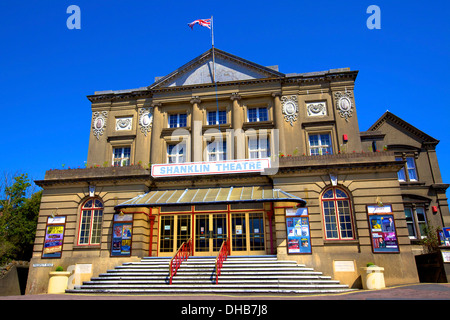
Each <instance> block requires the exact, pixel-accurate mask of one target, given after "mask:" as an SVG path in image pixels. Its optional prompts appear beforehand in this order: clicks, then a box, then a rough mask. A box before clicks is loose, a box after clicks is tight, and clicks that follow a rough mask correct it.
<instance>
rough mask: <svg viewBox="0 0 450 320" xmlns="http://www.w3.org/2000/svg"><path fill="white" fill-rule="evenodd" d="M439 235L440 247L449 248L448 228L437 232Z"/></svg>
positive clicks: (449, 234)
mask: <svg viewBox="0 0 450 320" xmlns="http://www.w3.org/2000/svg"><path fill="white" fill-rule="evenodd" d="M438 234H439V240H440V245H441V246H446V247H449V246H450V228H449V227H445V228H443V229H442V230H441V231H439V232H438Z"/></svg>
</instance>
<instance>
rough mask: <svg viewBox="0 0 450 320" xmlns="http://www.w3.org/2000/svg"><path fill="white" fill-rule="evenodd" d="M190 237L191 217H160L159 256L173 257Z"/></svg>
mask: <svg viewBox="0 0 450 320" xmlns="http://www.w3.org/2000/svg"><path fill="white" fill-rule="evenodd" d="M190 237H191V215H162V216H161V222H160V230H159V256H173V255H174V254H175V253H176V252H177V250H178V248H179V247H180V246H181V245H182V244H183V242H186V241H187V240H189V238H190Z"/></svg>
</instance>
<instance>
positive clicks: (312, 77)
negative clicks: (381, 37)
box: [87, 71, 358, 102]
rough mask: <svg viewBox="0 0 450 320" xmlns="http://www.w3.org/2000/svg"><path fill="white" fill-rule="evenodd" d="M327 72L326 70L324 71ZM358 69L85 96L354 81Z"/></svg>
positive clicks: (118, 96)
mask: <svg viewBox="0 0 450 320" xmlns="http://www.w3.org/2000/svg"><path fill="white" fill-rule="evenodd" d="M326 72H328V71H326ZM357 74H358V71H340V72H336V73H325V74H299V75H295V76H284V77H269V78H260V79H247V80H237V81H227V82H218V83H216V84H215V83H202V84H192V85H184V86H173V87H157V88H151V89H150V88H147V89H142V90H136V91H132V92H117V93H115V92H108V93H105V94H96V95H89V96H87V98H88V99H89V100H90V101H91V102H99V101H121V100H127V99H128V100H130V99H141V98H152V97H153V95H155V94H163V93H166V92H176V91H193V90H198V89H208V88H214V87H216V85H217V87H223V88H224V87H229V86H242V85H258V84H264V83H276V82H278V83H279V84H280V85H283V84H292V83H296V84H310V83H313V82H333V81H342V80H344V79H349V80H352V81H354V80H355V79H356V76H357Z"/></svg>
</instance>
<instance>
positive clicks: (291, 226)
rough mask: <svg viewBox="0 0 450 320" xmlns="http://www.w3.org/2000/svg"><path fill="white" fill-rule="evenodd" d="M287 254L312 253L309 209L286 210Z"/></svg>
mask: <svg viewBox="0 0 450 320" xmlns="http://www.w3.org/2000/svg"><path fill="white" fill-rule="evenodd" d="M286 231H287V252H288V253H290V254H292V253H293V254H304V253H311V236H310V232H309V216H308V209H307V208H298V209H286Z"/></svg>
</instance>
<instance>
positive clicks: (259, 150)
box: [248, 137, 270, 159]
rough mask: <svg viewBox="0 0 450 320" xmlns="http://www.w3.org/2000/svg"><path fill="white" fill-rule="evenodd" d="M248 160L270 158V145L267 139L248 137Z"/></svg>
mask: <svg viewBox="0 0 450 320" xmlns="http://www.w3.org/2000/svg"><path fill="white" fill-rule="evenodd" d="M248 156H249V159H261V158H267V157H270V145H269V138H268V137H265V138H263V137H259V138H257V137H250V138H249V139H248Z"/></svg>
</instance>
